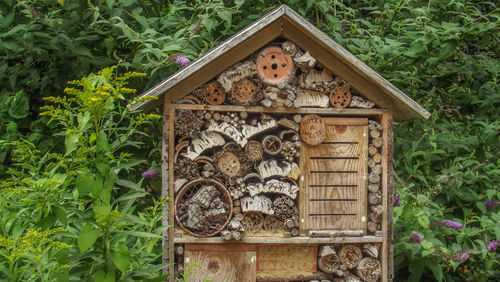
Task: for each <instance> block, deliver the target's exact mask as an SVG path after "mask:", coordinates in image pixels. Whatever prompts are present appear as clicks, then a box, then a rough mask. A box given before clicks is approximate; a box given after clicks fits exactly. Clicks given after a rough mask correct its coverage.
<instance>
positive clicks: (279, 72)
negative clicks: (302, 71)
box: [257, 47, 294, 85]
mask: <svg viewBox="0 0 500 282" xmlns="http://www.w3.org/2000/svg"><path fill="white" fill-rule="evenodd" d="M293 71H294V66H293V61H292V57H290V55H288V54H286V53H285V52H283V49H281V48H279V47H268V48H266V49H264V50H262V51H261V52H260V54H259V56H258V57H257V75H258V76H259V78H260V79H261V80H262V81H264V83H266V84H269V85H276V84H278V83H279V82H282V81H288V80H289V79H290V77H291V76H292V74H293Z"/></svg>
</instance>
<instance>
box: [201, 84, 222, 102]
mask: <svg viewBox="0 0 500 282" xmlns="http://www.w3.org/2000/svg"><path fill="white" fill-rule="evenodd" d="M203 97H205V100H206V101H207V103H209V104H210V105H220V104H222V102H224V99H225V98H226V92H225V91H224V88H222V85H221V84H220V83H219V82H218V81H212V82H210V83H208V84H207V85H205V88H203Z"/></svg>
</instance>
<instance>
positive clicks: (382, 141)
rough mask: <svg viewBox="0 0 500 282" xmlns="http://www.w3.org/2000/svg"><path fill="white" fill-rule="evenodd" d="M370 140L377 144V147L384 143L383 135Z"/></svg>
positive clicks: (374, 144)
mask: <svg viewBox="0 0 500 282" xmlns="http://www.w3.org/2000/svg"><path fill="white" fill-rule="evenodd" d="M370 142H371V144H373V146H375V147H377V148H381V147H382V145H383V144H384V140H383V139H382V137H378V138H375V139H372V140H371V141H370Z"/></svg>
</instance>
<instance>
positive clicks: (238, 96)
mask: <svg viewBox="0 0 500 282" xmlns="http://www.w3.org/2000/svg"><path fill="white" fill-rule="evenodd" d="M256 95H257V85H255V83H253V82H251V81H250V80H248V79H246V78H243V79H241V80H240V81H238V82H236V83H235V84H233V90H232V92H231V97H232V98H233V100H235V102H237V103H238V104H241V105H249V104H251V103H253V102H255V97H256Z"/></svg>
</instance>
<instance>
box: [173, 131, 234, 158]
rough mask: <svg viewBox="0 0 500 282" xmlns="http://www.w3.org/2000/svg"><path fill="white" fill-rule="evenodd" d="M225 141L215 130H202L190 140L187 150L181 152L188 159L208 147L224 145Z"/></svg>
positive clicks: (195, 156) (196, 155)
mask: <svg viewBox="0 0 500 282" xmlns="http://www.w3.org/2000/svg"><path fill="white" fill-rule="evenodd" d="M225 142H226V141H224V138H222V136H221V135H220V134H218V133H216V132H202V133H201V134H200V136H199V137H198V138H196V139H193V141H191V145H189V147H188V149H187V152H186V153H185V154H182V155H183V156H185V157H186V158H188V159H190V160H194V159H196V158H197V157H198V156H199V155H200V154H201V153H203V152H204V151H205V150H207V149H209V148H213V147H216V146H222V145H224V143H225Z"/></svg>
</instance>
